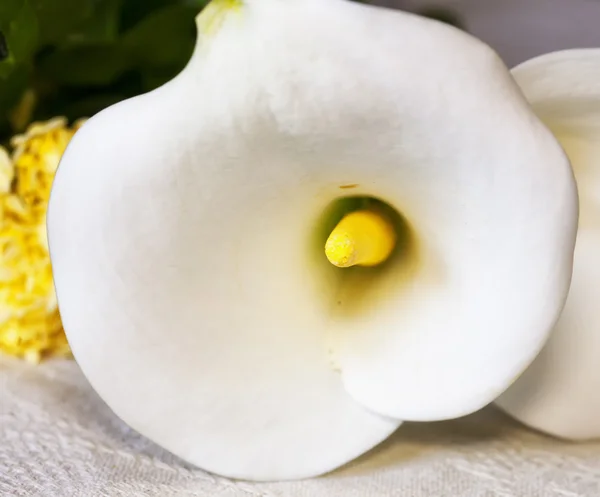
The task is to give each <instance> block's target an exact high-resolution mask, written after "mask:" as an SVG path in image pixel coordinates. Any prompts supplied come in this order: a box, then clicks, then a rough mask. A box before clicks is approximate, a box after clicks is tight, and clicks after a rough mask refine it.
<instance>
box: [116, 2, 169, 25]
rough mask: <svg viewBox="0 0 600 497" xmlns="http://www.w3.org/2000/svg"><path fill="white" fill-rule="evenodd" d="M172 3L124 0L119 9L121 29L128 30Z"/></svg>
mask: <svg viewBox="0 0 600 497" xmlns="http://www.w3.org/2000/svg"><path fill="white" fill-rule="evenodd" d="M173 3H174V2H173V0H126V1H125V2H124V3H123V8H122V9H121V19H120V25H121V28H122V29H124V30H129V29H130V28H132V27H133V26H135V25H136V24H137V23H139V22H140V21H141V20H142V19H144V18H145V17H147V16H149V15H150V14H152V12H156V11H157V10H159V9H162V8H164V7H168V6H170V5H173Z"/></svg>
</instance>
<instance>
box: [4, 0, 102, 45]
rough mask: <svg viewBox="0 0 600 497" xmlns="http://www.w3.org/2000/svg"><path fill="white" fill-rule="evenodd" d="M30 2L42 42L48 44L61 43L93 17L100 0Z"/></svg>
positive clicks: (41, 0)
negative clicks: (37, 22)
mask: <svg viewBox="0 0 600 497" xmlns="http://www.w3.org/2000/svg"><path fill="white" fill-rule="evenodd" d="M2 1H6V0H2ZM11 1H12V0H11ZM29 2H30V3H31V6H32V7H33V9H34V11H35V13H36V15H37V18H38V21H39V27H40V43H41V44H42V45H46V44H55V43H60V42H61V41H63V40H64V39H66V38H67V37H68V36H69V35H70V34H71V33H72V32H74V31H75V30H76V29H77V28H78V26H80V25H81V24H82V23H84V22H88V21H89V20H90V19H92V18H93V15H94V6H95V5H96V4H97V3H98V0H29Z"/></svg>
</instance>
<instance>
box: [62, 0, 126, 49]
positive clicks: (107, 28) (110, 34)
mask: <svg viewBox="0 0 600 497" xmlns="http://www.w3.org/2000/svg"><path fill="white" fill-rule="evenodd" d="M125 1H126V0H125ZM121 5H122V0H101V1H99V2H97V4H96V6H95V8H94V12H93V15H92V16H91V17H89V18H87V19H86V20H84V21H83V22H82V23H80V24H78V25H76V26H74V28H73V30H72V31H71V32H69V33H67V34H66V35H65V38H64V40H63V41H62V43H61V45H67V46H73V45H99V44H109V43H114V42H115V41H116V40H117V36H118V31H119V15H120V10H121Z"/></svg>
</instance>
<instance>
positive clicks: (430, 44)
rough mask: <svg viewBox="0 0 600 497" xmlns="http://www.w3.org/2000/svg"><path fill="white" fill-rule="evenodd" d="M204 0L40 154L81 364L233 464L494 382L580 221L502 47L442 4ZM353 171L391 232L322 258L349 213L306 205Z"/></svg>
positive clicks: (546, 326) (138, 425) (553, 308)
mask: <svg viewBox="0 0 600 497" xmlns="http://www.w3.org/2000/svg"><path fill="white" fill-rule="evenodd" d="M219 5H220V6H221V7H222V6H223V5H224V2H220V4H218V5H217V4H214V5H213V7H214V8H212V9H209V10H208V11H207V12H208V13H211V12H212V13H213V14H214V13H215V8H216V7H218V6H219ZM215 6H216V7H215ZM217 10H218V9H217ZM218 12H220V14H219V15H221V17H218V18H216V19H215V18H211V19H212V20H211V21H210V22H208V21H207V19H206V18H204V17H203V16H202V15H201V16H200V18H199V21H198V26H199V36H198V46H197V48H196V51H195V53H194V55H193V57H192V60H191V61H190V63H189V64H188V66H187V67H186V69H185V70H184V71H183V72H182V73H181V74H180V75H179V76H177V77H176V78H175V79H174V80H173V81H171V82H169V83H168V84H166V85H165V86H163V87H161V88H160V89H158V90H156V91H154V92H151V93H149V94H146V95H142V96H140V97H137V98H134V99H131V100H128V101H126V102H123V103H120V104H117V105H115V106H113V107H111V108H109V109H107V110H105V111H103V112H102V113H100V114H98V115H97V116H95V117H93V118H92V119H90V120H89V121H88V122H87V124H86V125H85V126H84V127H83V128H82V129H81V130H80V131H79V132H78V133H77V135H76V136H75V137H74V139H73V141H72V142H71V144H70V145H69V147H68V149H67V152H66V154H65V156H64V158H63V160H62V163H61V166H60V168H59V171H58V174H57V177H56V181H55V185H54V190H53V193H52V198H51V203H50V210H49V235H50V248H51V255H52V260H53V265H54V271H55V281H56V286H57V294H58V299H59V303H60V307H61V312H62V317H63V322H64V325H65V328H66V332H67V334H68V337H69V340H70V343H71V345H72V349H73V352H74V354H75V356H76V358H77V360H78V361H79V363H80V364H81V367H82V369H83V371H84V373H85V374H86V375H87V377H88V378H89V380H90V382H91V383H92V385H93V386H94V388H95V389H96V390H97V391H98V392H99V394H100V395H101V396H102V398H103V399H104V400H105V401H106V402H107V403H108V405H109V406H111V407H112V409H113V410H114V411H115V412H116V414H117V415H119V416H120V417H121V418H122V419H123V420H125V421H126V422H127V423H129V424H130V425H131V426H132V427H133V428H135V429H137V430H139V431H140V432H141V433H142V434H144V435H146V436H148V437H149V438H151V439H152V440H154V441H156V442H157V443H159V444H160V445H162V446H164V447H165V448H167V449H169V450H170V451H172V452H174V453H175V454H177V455H179V456H181V457H183V458H184V459H186V460H188V461H190V462H192V463H194V464H196V465H199V466H201V467H203V468H205V469H207V470H210V471H213V472H216V473H220V474H223V475H227V476H232V477H239V478H247V479H254V480H264V479H288V478H300V477H308V476H313V475H317V474H321V473H324V472H326V471H329V470H332V469H334V468H336V467H338V466H340V465H342V464H344V463H346V462H348V461H349V460H351V459H353V458H355V457H357V456H358V455H360V454H362V453H364V452H365V451H367V450H368V449H370V448H371V447H373V446H374V445H376V444H377V443H379V442H380V441H381V440H383V439H384V438H386V437H387V436H388V435H389V434H390V433H392V432H393V431H394V430H395V429H396V427H397V426H398V425H399V424H400V423H401V421H400V420H402V419H417V420H429V419H443V418H448V417H453V416H460V415H463V414H466V413H469V412H472V411H474V410H476V409H479V408H480V407H482V406H483V405H485V404H486V403H488V402H490V401H492V400H493V399H494V398H495V397H496V396H497V395H498V394H499V393H500V392H501V391H503V390H504V389H505V388H506V387H507V386H508V385H509V383H510V382H511V381H512V380H513V379H514V378H515V377H516V376H517V375H518V374H519V373H521V372H522V371H523V370H524V369H525V368H526V366H527V365H528V364H529V363H530V362H531V361H532V359H533V358H534V356H535V355H536V354H537V352H538V351H539V349H540V348H541V347H542V344H543V343H544V340H545V339H546V337H547V335H548V333H549V331H550V329H551V328H552V326H553V325H554V323H555V321H556V318H557V317H558V314H559V312H560V309H561V308H562V305H563V303H564V300H565V297H566V294H567V290H568V286H569V280H570V275H571V265H572V255H573V246H574V239H575V230H576V224H577V195H576V189H575V185H574V181H573V177H572V173H571V170H570V167H569V163H568V161H567V159H566V157H565V155H564V154H563V152H562V150H561V148H560V147H559V145H558V144H557V142H556V141H555V139H554V137H553V136H552V135H551V133H549V132H548V131H547V130H546V128H545V127H544V126H543V125H542V124H541V123H540V122H539V121H538V120H537V119H536V117H535V116H534V115H533V113H532V112H531V110H530V109H529V107H528V106H527V104H526V102H525V101H524V99H523V98H522V95H521V93H520V92H519V90H518V88H517V87H516V85H515V84H514V82H513V80H512V79H511V78H510V75H509V73H508V71H507V70H506V68H505V67H504V66H503V65H502V64H501V62H499V60H498V58H497V57H496V55H495V54H494V53H493V52H492V51H491V50H490V49H489V48H488V47H487V46H485V45H483V44H482V43H480V42H478V41H477V40H475V39H473V38H471V37H470V36H468V35H466V34H464V33H462V32H460V31H458V30H455V29H454V28H451V27H449V26H445V25H443V24H440V23H436V22H434V21H430V20H425V19H421V18H419V17H416V16H411V15H408V14H403V13H399V12H392V11H388V10H384V9H376V8H372V7H366V6H363V5H358V4H355V3H350V2H346V1H343V0H247V1H245V2H241V3H240V4H237V3H236V7H235V9H233V10H225V11H223V10H222V9H221V10H218ZM207 23H208V24H207ZM207 26H210V29H208V28H207ZM348 185H352V189H351V191H350V190H349V189H348V188H349V187H348ZM349 193H351V194H352V196H355V197H357V198H360V197H364V198H376V199H378V201H380V202H381V203H382V204H385V205H386V206H389V208H390V209H391V210H392V211H394V212H395V213H397V215H398V216H399V217H400V218H401V219H403V220H404V221H405V224H406V227H407V228H406V233H407V234H408V235H407V236H404V234H403V233H399V232H398V231H397V230H396V231H395V232H394V233H395V238H394V240H393V242H392V245H393V248H390V247H389V246H388V247H387V248H385V247H383V248H385V250H383V251H378V250H379V249H381V248H382V247H381V246H380V247H379V249H373V247H368V244H369V243H370V242H369V240H367V241H361V242H360V243H358V245H357V250H358V252H360V253H361V257H367V260H366V262H367V264H366V266H367V267H365V266H364V265H363V266H361V265H359V264H357V265H355V266H353V267H349V268H343V269H340V268H338V267H334V265H332V264H330V262H329V261H328V260H327V257H326V254H324V253H323V251H324V247H325V246H326V244H327V240H328V237H329V236H330V235H331V234H332V232H333V231H334V230H335V227H336V225H338V224H339V223H340V221H342V219H343V218H344V215H347V214H349V213H348V212H345V213H343V214H344V215H342V216H339V217H335V218H332V217H331V216H330V217H329V218H328V214H327V215H326V214H324V213H327V212H329V211H328V209H329V208H330V206H331V205H333V204H335V203H336V202H339V201H341V200H340V199H343V198H345V197H348V194H349ZM324 218H326V219H324ZM342 222H343V221H342ZM323 223H325V224H327V226H328V229H327V230H323V229H322V227H323ZM367 224H368V223H367ZM346 228H348V226H346ZM363 228H365V229H367V228H366V225H364V226H363V227H362V228H361V229H363ZM361 229H359V231H358V232H356V233H354V234H353V237H354V239H355V241H357V242H358V238H360V236H361ZM386 229H387V228H386V227H385V223H384V225H382V226H379V228H377V230H376V231H377V232H378V233H379V234H378V235H376V236H377V237H379V241H380V242H381V243H382V244H384V245H385V243H388V242H389V241H390V240H391V237H388V236H387V235H385V234H383V233H385V231H386ZM321 233H322V236H321ZM399 235H401V236H399ZM386 240H387V241H386ZM371 241H372V240H371ZM389 250H391V252H390V253H389V254H387V252H388V251H389ZM358 252H357V253H358ZM365 254H366V255H365ZM382 254H383V255H382ZM374 256H377V257H378V258H379V259H381V260H382V262H381V263H380V264H376V265H374V266H373V265H369V262H370V263H373V262H375V261H373V260H368V259H369V258H371V257H374ZM377 257H376V258H377ZM362 262H365V260H364V259H363V261H362Z"/></svg>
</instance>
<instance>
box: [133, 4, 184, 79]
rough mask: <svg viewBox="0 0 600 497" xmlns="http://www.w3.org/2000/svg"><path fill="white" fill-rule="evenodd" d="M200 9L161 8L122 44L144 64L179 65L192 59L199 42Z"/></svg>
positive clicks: (177, 6)
mask: <svg viewBox="0 0 600 497" xmlns="http://www.w3.org/2000/svg"><path fill="white" fill-rule="evenodd" d="M195 15H196V9H194V8H190V7H185V6H181V5H173V6H170V7H165V8H163V9H160V10H158V11H156V12H154V13H152V14H151V15H149V16H148V17H146V18H145V19H144V20H143V21H141V22H139V23H138V24H136V25H135V26H134V27H133V28H131V29H130V30H129V31H128V32H127V33H125V34H124V35H123V39H122V47H123V49H124V50H125V51H127V52H128V53H129V54H130V56H131V58H132V60H133V61H135V63H136V65H138V66H141V67H160V66H178V67H180V68H181V67H183V66H184V65H185V64H186V62H187V61H188V60H189V58H190V56H191V54H192V51H193V49H194V45H195V42H196V26H195V21H194V20H195Z"/></svg>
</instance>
